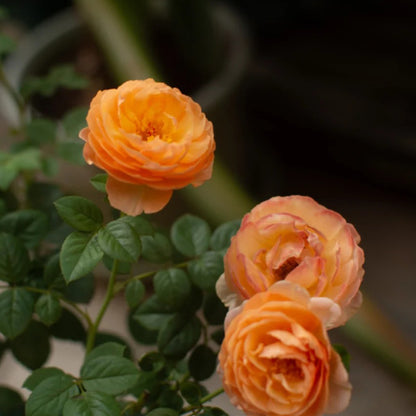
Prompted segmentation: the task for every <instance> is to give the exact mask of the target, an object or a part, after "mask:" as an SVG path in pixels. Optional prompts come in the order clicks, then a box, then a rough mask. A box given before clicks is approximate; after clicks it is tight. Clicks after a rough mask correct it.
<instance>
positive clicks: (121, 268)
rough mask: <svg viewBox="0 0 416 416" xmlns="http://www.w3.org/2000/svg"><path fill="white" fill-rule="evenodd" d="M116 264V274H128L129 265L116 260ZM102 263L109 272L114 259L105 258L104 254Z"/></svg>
mask: <svg viewBox="0 0 416 416" xmlns="http://www.w3.org/2000/svg"><path fill="white" fill-rule="evenodd" d="M117 262H118V263H117V274H130V272H131V267H132V264H131V263H127V262H125V261H120V260H117ZM103 263H104V266H105V267H106V268H107V270H109V271H110V272H111V270H113V265H114V259H112V258H111V257H110V256H107V254H104V257H103Z"/></svg>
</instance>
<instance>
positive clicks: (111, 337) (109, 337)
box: [94, 332, 131, 358]
mask: <svg viewBox="0 0 416 416" xmlns="http://www.w3.org/2000/svg"><path fill="white" fill-rule="evenodd" d="M109 342H112V343H115V344H119V345H122V346H123V347H124V354H123V356H124V357H126V358H131V348H130V346H129V345H128V343H127V341H126V340H125V339H123V338H121V337H120V336H118V335H115V334H113V333H110V332H98V333H97V335H96V336H95V343H94V346H95V347H98V346H100V345H103V344H107V343H109Z"/></svg>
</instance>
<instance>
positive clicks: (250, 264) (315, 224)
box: [217, 196, 364, 325]
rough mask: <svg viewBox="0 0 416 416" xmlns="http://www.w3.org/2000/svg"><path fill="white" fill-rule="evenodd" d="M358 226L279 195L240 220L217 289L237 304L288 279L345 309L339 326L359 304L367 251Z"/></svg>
mask: <svg viewBox="0 0 416 416" xmlns="http://www.w3.org/2000/svg"><path fill="white" fill-rule="evenodd" d="M359 242H360V236H359V235H358V233H357V231H356V230H355V228H354V227H353V226H352V225H351V224H348V223H347V222H346V221H345V219H344V218H343V217H342V216H341V215H339V214H337V213H336V212H334V211H331V210H329V209H327V208H325V207H323V206H322V205H319V204H318V203H317V202H315V201H314V200H313V199H312V198H309V197H304V196H288V197H275V198H271V199H269V200H267V201H264V202H262V203H261V204H259V205H257V206H256V207H255V208H254V209H253V210H252V211H251V212H250V213H248V214H247V215H246V216H245V217H244V218H243V221H242V224H241V227H240V229H239V231H238V232H237V234H236V235H235V236H234V237H233V238H232V240H231V245H230V247H229V249H228V251H227V253H226V255H225V258H224V263H225V264H224V266H225V267H224V275H223V276H222V277H221V278H220V279H219V281H218V283H217V292H218V294H219V296H220V297H221V298H222V299H223V301H225V303H226V304H228V305H227V306H235V305H236V304H238V303H241V302H242V300H244V299H248V298H250V297H251V296H253V295H255V294H256V293H258V292H262V291H264V290H267V288H268V287H270V286H271V285H272V284H273V283H275V282H277V281H280V280H287V281H291V282H294V283H297V284H299V285H301V286H303V287H304V288H306V289H307V290H308V292H309V294H310V295H311V296H320V297H328V298H330V299H332V300H333V301H334V302H336V303H337V304H338V305H339V306H340V308H341V312H342V313H341V316H340V318H339V319H338V321H337V322H334V323H333V324H334V325H341V324H343V323H345V321H346V320H347V319H348V318H349V317H350V316H351V315H352V314H353V313H354V312H355V311H356V310H357V309H358V307H359V306H360V304H361V293H360V292H359V287H360V284H361V281H362V277H363V274H364V271H363V268H362V266H363V262H364V254H363V250H362V249H361V248H360V247H359V246H358V243H359Z"/></svg>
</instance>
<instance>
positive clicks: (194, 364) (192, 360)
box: [189, 345, 217, 381]
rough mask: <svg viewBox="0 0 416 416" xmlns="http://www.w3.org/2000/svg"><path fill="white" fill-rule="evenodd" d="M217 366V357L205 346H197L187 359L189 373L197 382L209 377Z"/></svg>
mask: <svg viewBox="0 0 416 416" xmlns="http://www.w3.org/2000/svg"><path fill="white" fill-rule="evenodd" d="M216 366H217V355H216V354H215V353H214V351H212V350H211V348H209V347H207V346H206V345H198V346H197V347H196V348H195V349H194V350H193V351H192V354H191V356H190V357H189V371H190V373H191V376H192V377H193V378H194V379H195V380H198V381H201V380H206V379H207V378H209V377H211V376H212V374H213V373H214V371H215V368H216Z"/></svg>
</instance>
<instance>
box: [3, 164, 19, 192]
mask: <svg viewBox="0 0 416 416" xmlns="http://www.w3.org/2000/svg"><path fill="white" fill-rule="evenodd" d="M18 173H19V172H18V171H17V170H16V169H13V168H11V167H10V166H7V165H6V166H2V165H0V190H1V191H7V189H8V188H9V186H10V185H11V183H12V182H13V181H14V179H15V178H16V176H17V175H18Z"/></svg>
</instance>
